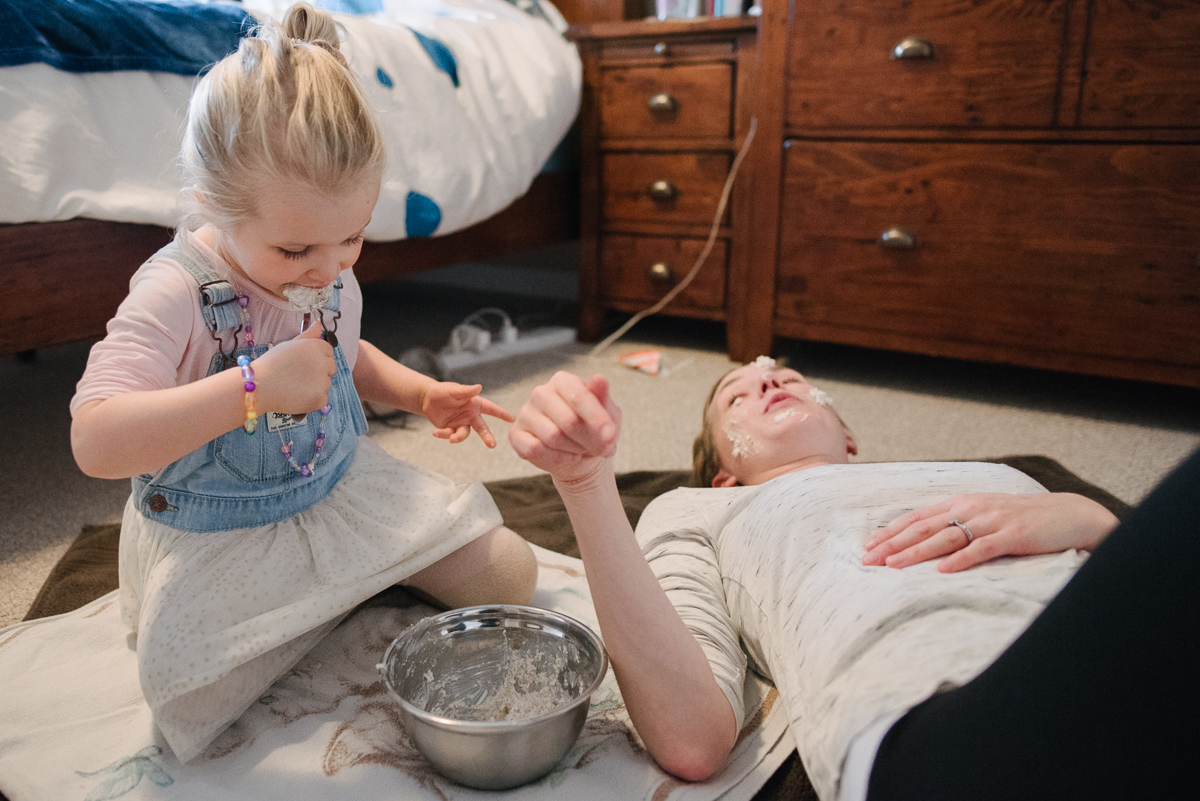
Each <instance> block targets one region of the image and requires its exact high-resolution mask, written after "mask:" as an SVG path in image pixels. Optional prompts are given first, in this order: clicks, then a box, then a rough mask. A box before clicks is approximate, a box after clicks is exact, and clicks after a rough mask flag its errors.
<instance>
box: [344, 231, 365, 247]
mask: <svg viewBox="0 0 1200 801" xmlns="http://www.w3.org/2000/svg"><path fill="white" fill-rule="evenodd" d="M362 241H363V232H362V231H359V232H358V233H357V234H355V235H354V236H352V237H350V238H349V239H347V240H346V241H345V242H343V243H342V244H343V245H359V244H362Z"/></svg>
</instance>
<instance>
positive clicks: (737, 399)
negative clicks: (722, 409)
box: [729, 395, 743, 406]
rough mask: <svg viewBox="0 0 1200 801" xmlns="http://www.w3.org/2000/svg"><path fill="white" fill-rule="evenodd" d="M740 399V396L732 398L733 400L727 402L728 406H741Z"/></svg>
mask: <svg viewBox="0 0 1200 801" xmlns="http://www.w3.org/2000/svg"><path fill="white" fill-rule="evenodd" d="M742 397H743V396H742V395H734V396H733V399H732V400H730V401H729V405H730V406H739V405H741V403H742Z"/></svg>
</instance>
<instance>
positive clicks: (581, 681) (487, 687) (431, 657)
mask: <svg viewBox="0 0 1200 801" xmlns="http://www.w3.org/2000/svg"><path fill="white" fill-rule="evenodd" d="M514 659H516V660H518V661H519V664H521V665H522V666H524V667H526V668H532V669H531V670H526V671H525V674H524V676H523V677H522V678H519V679H517V684H516V689H517V690H518V692H519V693H521V694H522V695H523V697H526V698H528V697H536V695H537V694H538V693H545V692H553V693H555V694H560V695H562V696H564V697H565V698H566V699H567V700H564V701H562V702H561V703H559V704H558V705H557V706H555V707H554V708H552V709H549V710H548V711H545V712H542V713H541V714H537V715H535V716H533V717H524V718H519V719H508V720H478V719H477V720H469V719H466V718H469V717H472V715H471V710H472V709H479V708H484V707H487V706H489V705H491V704H494V702H495V700H496V698H497V697H498V695H497V694H498V693H504V692H506V691H507V692H511V690H512V688H513V681H514V679H513V674H512V672H511V670H509V667H510V666H511V665H512V664H513V660H514ZM607 670H608V655H607V654H606V653H605V651H604V645H603V644H602V643H601V641H600V638H599V637H598V636H597V635H596V634H595V632H593V631H592V630H591V629H589V628H588V627H587V626H585V625H583V624H582V623H580V622H579V621H578V620H575V619H573V618H570V617H567V616H566V615H562V614H558V613H556V612H550V611H547V610H545V609H537V608H534V607H531V606H515V605H495V606H473V607H467V608H465V609H454V610H451V611H449V612H445V613H443V614H440V615H435V616H433V617H429V618H426V619H424V620H422V621H420V622H418V623H416V624H414V625H413V626H411V627H410V628H409V629H408V630H407V631H405V632H404V633H403V634H401V635H400V636H399V637H397V638H396V639H395V640H394V641H393V642H392V644H391V645H389V646H388V648H387V651H385V652H384V655H383V661H382V662H381V663H380V664H379V673H380V676H381V677H382V679H383V684H384V687H386V688H387V690H388V693H389V694H391V696H392V697H393V698H394V699H396V701H397V702H398V703H399V705H400V713H401V717H402V719H403V720H404V725H405V727H406V728H407V730H408V734H409V736H410V737H411V738H412V740H413V743H414V744H415V745H416V747H417V749H418V750H419V751H420V752H421V753H422V754H423V755H424V756H425V758H426V759H428V760H429V762H430V763H431V764H432V765H433V767H434V768H435V769H437V771H438V772H439V773H441V774H443V775H444V776H447V777H449V778H451V779H453V780H454V781H456V782H459V783H460V784H465V785H467V786H468V787H475V788H478V789H481V790H504V789H508V788H510V787H516V786H518V785H521V784H526V783H527V782H531V781H533V780H534V779H537V778H540V777H541V776H544V775H545V774H546V773H548V772H549V771H550V770H551V769H552V768H553V767H554V766H555V765H556V764H558V762H559V760H561V759H562V758H563V756H565V755H566V753H567V751H569V750H570V749H571V746H572V745H574V744H575V740H576V739H577V738H578V737H579V732H580V730H581V729H582V728H583V723H584V721H585V720H586V719H587V712H588V703H589V700H590V699H591V696H592V693H593V692H594V691H595V690H596V688H597V687H599V686H600V682H601V681H602V680H603V679H604V674H605V672H606V671H607ZM506 688H507V690H506ZM447 709H454V710H455V712H454V713H453V714H454V717H449V716H447V713H445V712H444V710H447ZM430 710H434V711H433V712H431V711H430Z"/></svg>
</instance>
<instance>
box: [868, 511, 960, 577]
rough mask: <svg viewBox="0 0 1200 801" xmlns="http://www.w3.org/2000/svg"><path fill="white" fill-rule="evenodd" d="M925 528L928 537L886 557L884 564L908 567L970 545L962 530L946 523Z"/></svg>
mask: <svg viewBox="0 0 1200 801" xmlns="http://www.w3.org/2000/svg"><path fill="white" fill-rule="evenodd" d="M925 528H926V529H927V530H931V531H932V533H931V534H930V535H929V536H926V537H921V538H920V539H919V540H918V541H917V542H914V543H913V544H911V545H909V546H908V547H906V548H903V549H901V550H898V551H896V552H895V553H893V554H892V555H891V556H888V557H886V558H885V559H884V564H886V565H887V566H888V567H895V568H901V567H908V566H909V565H915V564H918V563H919V562H927V561H929V560H930V559H937V558H938V557H939V556H945V555H946V554H949V553H954V552H955V551H960V550H962V549H963V548H965V547H966V546H967V545H969V544H970V543H968V542H967V539H966V537H965V536H963V533H962V530H961V529H959V528H958V527H957V526H953V525H950V523H949V522H948V521H941V522H940V523H939V522H931V523H929V524H928V525H926V526H925ZM894 539H898V538H894Z"/></svg>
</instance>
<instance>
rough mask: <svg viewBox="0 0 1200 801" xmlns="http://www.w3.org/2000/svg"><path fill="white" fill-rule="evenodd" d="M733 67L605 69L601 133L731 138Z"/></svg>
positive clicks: (696, 66)
mask: <svg viewBox="0 0 1200 801" xmlns="http://www.w3.org/2000/svg"><path fill="white" fill-rule="evenodd" d="M732 95H733V67H732V66H731V65H730V64H690V65H686V66H678V67H613V68H609V69H606V70H604V71H603V74H602V77H601V92H600V135H601V136H602V137H605V138H609V139H620V138H664V137H667V138H682V137H704V136H711V137H727V136H729V135H730V133H731V125H732V108H733V105H732V102H731V100H732Z"/></svg>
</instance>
